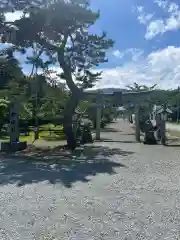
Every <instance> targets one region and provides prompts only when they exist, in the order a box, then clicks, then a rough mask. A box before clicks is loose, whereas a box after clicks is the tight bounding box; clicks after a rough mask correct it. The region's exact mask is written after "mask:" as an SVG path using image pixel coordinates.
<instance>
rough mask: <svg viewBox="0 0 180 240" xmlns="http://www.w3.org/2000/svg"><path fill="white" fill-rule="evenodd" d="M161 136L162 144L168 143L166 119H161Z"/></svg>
mask: <svg viewBox="0 0 180 240" xmlns="http://www.w3.org/2000/svg"><path fill="white" fill-rule="evenodd" d="M160 136H161V140H160V142H161V144H162V145H166V121H165V120H164V119H161V122H160Z"/></svg>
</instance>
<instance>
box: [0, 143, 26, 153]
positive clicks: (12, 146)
mask: <svg viewBox="0 0 180 240" xmlns="http://www.w3.org/2000/svg"><path fill="white" fill-rule="evenodd" d="M26 148H27V142H18V143H10V142H0V151H2V152H17V151H22V150H24V149H26Z"/></svg>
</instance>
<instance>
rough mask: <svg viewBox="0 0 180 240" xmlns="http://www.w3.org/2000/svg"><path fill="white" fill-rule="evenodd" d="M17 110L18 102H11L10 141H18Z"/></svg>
mask: <svg viewBox="0 0 180 240" xmlns="http://www.w3.org/2000/svg"><path fill="white" fill-rule="evenodd" d="M18 113H19V111H18V104H17V103H15V102H14V103H12V104H11V107H10V143H11V144H12V143H18V142H19V114H18Z"/></svg>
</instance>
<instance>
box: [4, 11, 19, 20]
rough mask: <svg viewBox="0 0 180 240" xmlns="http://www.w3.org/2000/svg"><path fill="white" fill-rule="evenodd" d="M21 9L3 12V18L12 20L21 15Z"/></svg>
mask: <svg viewBox="0 0 180 240" xmlns="http://www.w3.org/2000/svg"><path fill="white" fill-rule="evenodd" d="M22 15H23V13H22V11H16V12H14V13H11V12H8V13H6V14H5V18H6V21H7V22H14V21H15V20H18V19H20V18H21V17H22Z"/></svg>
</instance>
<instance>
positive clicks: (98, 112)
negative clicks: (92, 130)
mask: <svg viewBox="0 0 180 240" xmlns="http://www.w3.org/2000/svg"><path fill="white" fill-rule="evenodd" d="M100 132H101V106H97V110H96V140H100V139H101V136H100V135H101V134H100Z"/></svg>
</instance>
